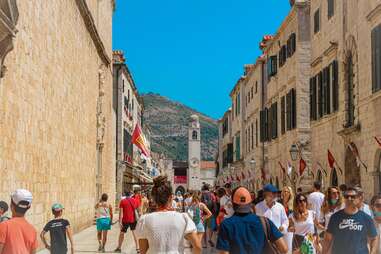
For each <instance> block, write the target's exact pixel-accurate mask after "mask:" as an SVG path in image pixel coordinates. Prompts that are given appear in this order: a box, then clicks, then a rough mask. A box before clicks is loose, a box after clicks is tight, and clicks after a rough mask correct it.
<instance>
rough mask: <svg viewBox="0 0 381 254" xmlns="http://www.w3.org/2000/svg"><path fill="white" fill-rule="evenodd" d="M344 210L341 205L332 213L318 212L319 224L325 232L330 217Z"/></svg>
mask: <svg viewBox="0 0 381 254" xmlns="http://www.w3.org/2000/svg"><path fill="white" fill-rule="evenodd" d="M344 208H345V205H344V204H341V206H340V207H336V208H335V209H333V211H329V212H327V213H323V212H320V217H319V223H321V224H324V227H325V230H327V228H328V224H329V221H330V219H331V217H332V215H333V214H334V213H337V212H338V211H340V210H343V209H344Z"/></svg>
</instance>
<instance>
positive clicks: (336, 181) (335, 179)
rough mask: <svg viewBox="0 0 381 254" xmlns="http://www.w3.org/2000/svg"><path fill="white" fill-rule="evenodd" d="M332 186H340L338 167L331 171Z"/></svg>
mask: <svg viewBox="0 0 381 254" xmlns="http://www.w3.org/2000/svg"><path fill="white" fill-rule="evenodd" d="M331 186H335V187H337V186H339V178H338V177H337V171H336V168H333V169H332V173H331Z"/></svg>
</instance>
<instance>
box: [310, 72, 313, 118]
mask: <svg viewBox="0 0 381 254" xmlns="http://www.w3.org/2000/svg"><path fill="white" fill-rule="evenodd" d="M313 95H314V93H313V78H310V120H314V117H313V115H314V107H313Z"/></svg>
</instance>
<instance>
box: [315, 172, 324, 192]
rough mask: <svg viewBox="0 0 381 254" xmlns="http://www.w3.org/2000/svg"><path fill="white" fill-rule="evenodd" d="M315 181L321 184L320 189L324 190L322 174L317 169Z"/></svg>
mask: <svg viewBox="0 0 381 254" xmlns="http://www.w3.org/2000/svg"><path fill="white" fill-rule="evenodd" d="M316 181H317V182H319V183H320V184H321V187H322V189H324V180H323V174H322V173H321V170H320V169H319V170H318V171H317V174H316Z"/></svg>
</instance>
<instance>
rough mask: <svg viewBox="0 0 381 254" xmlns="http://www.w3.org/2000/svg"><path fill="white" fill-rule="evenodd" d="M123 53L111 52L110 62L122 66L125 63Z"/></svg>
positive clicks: (120, 51) (118, 51)
mask: <svg viewBox="0 0 381 254" xmlns="http://www.w3.org/2000/svg"><path fill="white" fill-rule="evenodd" d="M125 60H126V59H125V58H124V53H123V51H122V50H114V51H113V52H112V61H113V62H114V63H118V64H123V63H124V62H125Z"/></svg>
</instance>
